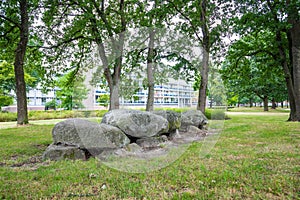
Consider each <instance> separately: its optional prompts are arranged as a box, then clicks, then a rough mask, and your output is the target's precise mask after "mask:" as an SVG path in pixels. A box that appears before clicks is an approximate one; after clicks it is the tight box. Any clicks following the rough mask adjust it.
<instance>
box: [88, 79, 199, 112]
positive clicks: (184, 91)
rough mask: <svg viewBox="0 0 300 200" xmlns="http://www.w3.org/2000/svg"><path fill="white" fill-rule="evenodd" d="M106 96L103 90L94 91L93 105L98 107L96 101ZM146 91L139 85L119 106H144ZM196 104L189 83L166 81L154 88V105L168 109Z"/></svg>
mask: <svg viewBox="0 0 300 200" xmlns="http://www.w3.org/2000/svg"><path fill="white" fill-rule="evenodd" d="M103 94H107V92H106V91H105V90H103V89H100V88H96V89H95V90H94V94H93V96H94V101H93V104H94V105H99V103H98V102H97V99H98V97H99V96H101V95H103ZM147 96H148V91H147V90H145V89H144V88H143V87H142V85H141V83H140V88H139V90H138V92H137V93H136V94H134V95H133V98H132V99H124V98H122V97H121V98H120V105H121V106H143V107H144V106H145V105H146V103H147ZM196 104H197V92H195V91H194V90H193V87H192V84H191V83H186V82H185V81H183V80H175V79H172V78H169V79H168V83H166V84H162V85H155V86H154V105H155V106H162V107H164V106H168V107H170V106H171V107H191V106H193V105H196Z"/></svg>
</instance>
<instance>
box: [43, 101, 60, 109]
mask: <svg viewBox="0 0 300 200" xmlns="http://www.w3.org/2000/svg"><path fill="white" fill-rule="evenodd" d="M57 106H58V103H57V100H56V99H52V100H51V101H48V102H47V103H46V104H45V109H46V110H48V109H54V110H56V108H57Z"/></svg>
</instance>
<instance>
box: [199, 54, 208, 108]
mask: <svg viewBox="0 0 300 200" xmlns="http://www.w3.org/2000/svg"><path fill="white" fill-rule="evenodd" d="M208 63H209V52H208V51H206V50H204V52H203V62H202V70H201V81H200V88H199V96H198V105H197V110H200V111H201V112H203V113H205V105H206V93H207V83H208Z"/></svg>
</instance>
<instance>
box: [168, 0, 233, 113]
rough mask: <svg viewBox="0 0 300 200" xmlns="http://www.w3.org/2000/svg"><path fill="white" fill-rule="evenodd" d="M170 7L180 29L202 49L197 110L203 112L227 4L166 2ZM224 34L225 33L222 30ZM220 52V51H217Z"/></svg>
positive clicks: (202, 0) (226, 12)
mask: <svg viewBox="0 0 300 200" xmlns="http://www.w3.org/2000/svg"><path fill="white" fill-rule="evenodd" d="M168 2H169V3H170V5H171V8H170V9H173V10H175V12H177V13H178V14H179V15H178V16H179V18H180V19H181V20H180V21H179V22H178V25H179V27H180V29H181V30H182V31H183V32H185V33H187V34H188V35H189V36H190V37H191V38H192V39H193V40H194V41H196V42H197V43H198V44H199V46H200V47H202V50H203V52H202V61H201V64H198V65H199V69H198V71H199V72H200V76H201V77H200V86H199V96H198V104H197V109H198V110H200V111H202V112H205V105H206V97H207V84H208V73H209V60H210V56H211V54H212V53H215V52H217V51H215V50H216V49H218V48H216V47H217V46H218V45H216V44H217V41H218V40H220V38H221V35H222V34H221V33H222V27H221V24H220V23H217V22H218V21H222V18H223V17H222V14H221V13H222V12H223V14H224V16H225V15H230V13H228V11H227V8H228V5H230V4H228V3H226V2H222V4H218V2H217V1H212V2H210V1H207V0H197V1H189V0H186V1H177V0H168ZM223 33H224V34H225V31H224V30H223ZM219 50H220V49H219Z"/></svg>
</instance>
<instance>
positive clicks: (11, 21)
mask: <svg viewBox="0 0 300 200" xmlns="http://www.w3.org/2000/svg"><path fill="white" fill-rule="evenodd" d="M0 18H2V19H4V20H6V21H8V22H10V23H12V24H14V25H15V26H16V27H18V28H19V29H21V26H20V24H19V23H17V22H15V21H13V20H12V19H10V18H8V17H5V16H4V15H0Z"/></svg>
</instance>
